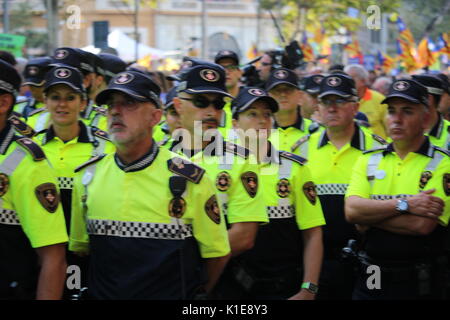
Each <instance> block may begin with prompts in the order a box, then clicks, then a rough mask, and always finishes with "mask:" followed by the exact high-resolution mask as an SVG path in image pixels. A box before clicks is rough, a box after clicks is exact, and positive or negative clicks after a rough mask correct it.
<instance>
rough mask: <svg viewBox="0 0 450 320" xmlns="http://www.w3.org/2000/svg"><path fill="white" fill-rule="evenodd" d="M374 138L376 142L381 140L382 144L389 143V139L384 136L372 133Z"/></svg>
mask: <svg viewBox="0 0 450 320" xmlns="http://www.w3.org/2000/svg"><path fill="white" fill-rule="evenodd" d="M372 138H373V140H375V141H376V142H379V143H381V144H387V141H386V140H384V139H383V138H382V137H380V136H379V135H377V134H375V133H372Z"/></svg>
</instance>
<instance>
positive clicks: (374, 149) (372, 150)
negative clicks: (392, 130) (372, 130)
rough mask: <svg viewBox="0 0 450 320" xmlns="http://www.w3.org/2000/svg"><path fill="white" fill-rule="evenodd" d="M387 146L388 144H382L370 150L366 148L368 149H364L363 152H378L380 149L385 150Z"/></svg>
mask: <svg viewBox="0 0 450 320" xmlns="http://www.w3.org/2000/svg"><path fill="white" fill-rule="evenodd" d="M387 147H388V145H384V146H380V147H378V148H373V149H370V150H366V151H363V154H366V153H372V152H378V151H384V150H386V149H387Z"/></svg>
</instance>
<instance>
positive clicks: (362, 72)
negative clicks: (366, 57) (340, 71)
mask: <svg viewBox="0 0 450 320" xmlns="http://www.w3.org/2000/svg"><path fill="white" fill-rule="evenodd" d="M352 71H354V72H355V73H356V77H357V78H358V79H361V80H364V81H365V82H367V83H368V81H369V72H367V70H366V68H364V67H363V66H362V65H360V64H349V65H348V66H346V67H345V68H344V72H345V73H350V72H352Z"/></svg>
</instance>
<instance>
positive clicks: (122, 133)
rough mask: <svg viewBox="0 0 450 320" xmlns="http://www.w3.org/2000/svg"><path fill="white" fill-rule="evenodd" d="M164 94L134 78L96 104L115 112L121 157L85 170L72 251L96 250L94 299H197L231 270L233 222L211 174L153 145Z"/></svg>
mask: <svg viewBox="0 0 450 320" xmlns="http://www.w3.org/2000/svg"><path fill="white" fill-rule="evenodd" d="M159 94H160V89H159V87H158V86H157V85H156V84H155V83H154V82H153V81H152V80H151V79H150V78H149V77H148V76H146V75H144V74H142V73H139V72H134V71H125V72H122V73H119V74H118V75H117V76H116V77H114V78H113V79H112V80H111V82H110V84H109V86H108V89H107V90H105V91H103V92H101V93H100V94H99V95H98V96H97V98H96V102H97V104H98V105H107V106H108V126H109V134H110V137H111V139H112V141H113V142H114V144H115V145H116V147H117V151H116V153H114V154H110V155H107V156H99V157H96V158H93V159H92V160H90V161H88V162H87V163H86V164H84V165H82V166H80V167H79V168H78V169H77V171H79V172H80V176H79V177H77V179H76V182H75V188H76V189H75V191H74V192H75V194H76V196H74V205H73V208H72V209H73V217H74V218H76V219H75V220H74V222H73V224H72V228H71V242H70V248H71V250H74V251H78V252H85V251H87V250H88V249H89V250H90V259H91V260H90V268H89V272H90V277H89V296H91V297H92V298H94V299H192V298H193V297H194V295H195V294H196V293H198V292H199V289H200V287H201V286H202V285H205V286H204V289H205V290H206V291H209V290H210V289H211V288H212V287H213V285H214V283H215V282H216V281H217V278H218V277H219V275H220V273H221V271H222V269H223V267H224V264H225V263H226V261H227V257H228V253H229V251H230V248H229V244H228V238H227V234H226V229H225V222H224V219H223V215H222V214H221V212H220V208H219V207H218V205H217V200H216V197H215V194H214V191H213V188H212V182H211V181H210V180H209V178H208V175H207V174H206V173H205V170H203V169H202V168H201V167H199V166H197V165H194V164H193V163H191V162H189V161H188V160H186V159H183V158H180V157H178V156H176V155H175V154H173V153H171V152H169V151H168V150H167V149H165V148H159V147H158V146H157V144H156V143H155V141H154V140H153V139H152V129H153V126H155V125H156V124H157V123H158V122H159V121H160V118H161V115H162V110H161V109H160V101H159ZM78 179H79V180H78ZM84 217H86V218H85V219H84ZM205 267H206V270H207V272H208V274H207V275H208V278H206V273H205Z"/></svg>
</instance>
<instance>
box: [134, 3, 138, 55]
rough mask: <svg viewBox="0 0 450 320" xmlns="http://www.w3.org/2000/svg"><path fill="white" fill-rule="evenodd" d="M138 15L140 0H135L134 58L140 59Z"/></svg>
mask: <svg viewBox="0 0 450 320" xmlns="http://www.w3.org/2000/svg"><path fill="white" fill-rule="evenodd" d="M138 16H139V0H134V38H135V40H136V42H135V44H134V58H135V59H134V60H136V62H137V61H138V59H139V30H138Z"/></svg>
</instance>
